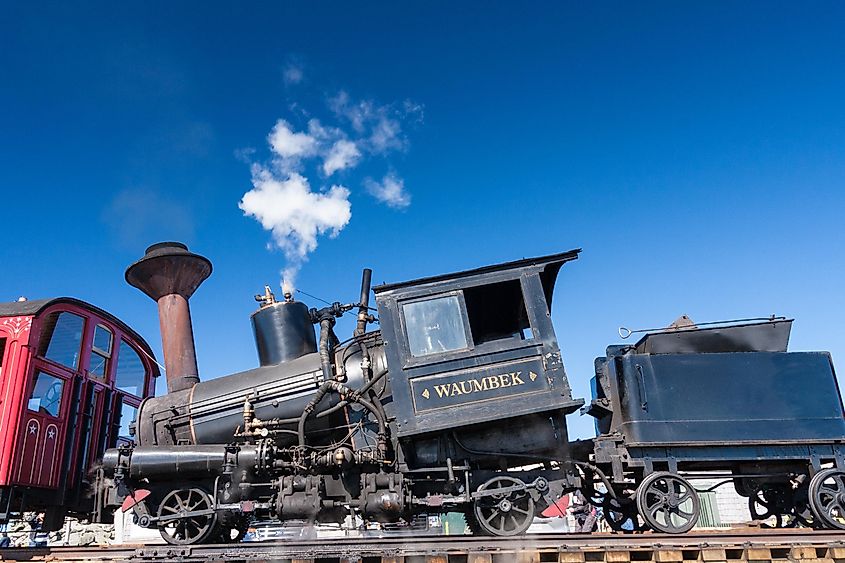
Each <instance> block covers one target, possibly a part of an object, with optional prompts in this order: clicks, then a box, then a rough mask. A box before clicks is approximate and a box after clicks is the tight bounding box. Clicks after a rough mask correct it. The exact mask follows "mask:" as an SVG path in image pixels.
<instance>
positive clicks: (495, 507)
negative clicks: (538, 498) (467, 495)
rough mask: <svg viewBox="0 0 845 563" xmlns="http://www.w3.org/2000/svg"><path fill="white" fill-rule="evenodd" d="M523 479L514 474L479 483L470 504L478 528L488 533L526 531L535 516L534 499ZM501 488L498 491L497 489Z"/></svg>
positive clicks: (505, 534) (499, 534)
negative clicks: (484, 493)
mask: <svg viewBox="0 0 845 563" xmlns="http://www.w3.org/2000/svg"><path fill="white" fill-rule="evenodd" d="M524 487H525V483H523V482H522V481H520V480H519V479H515V478H513V477H493V478H492V479H490V480H489V481H487V482H485V483H484V484H483V485H481V486H480V487H478V492H490V493H491V494H489V495H485V496H482V497H479V498H477V499H476V500H475V504H474V506H473V516H474V517H475V523H476V524H477V529H478V530H479V531H480V532H481V533H483V534H487V535H493V536H515V535H518V534H521V533H523V532H525V530H527V529H528V527H529V526H531V522H532V521H533V520H534V499H533V498H531V494H530V493H529V492H528V490H526V489H525V488H524ZM499 489H501V492H496V491H497V490H499Z"/></svg>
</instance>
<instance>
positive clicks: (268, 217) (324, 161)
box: [238, 66, 422, 291]
mask: <svg viewBox="0 0 845 563" xmlns="http://www.w3.org/2000/svg"><path fill="white" fill-rule="evenodd" d="M297 69H298V70H299V74H297V75H296V76H295V77H294V76H290V77H289V78H291V80H290V81H291V82H299V81H301V80H302V75H301V67H299V66H297ZM294 78H295V80H293V79H294ZM328 109H329V110H330V112H331V114H333V115H334V117H335V121H336V122H337V123H338V125H339V126H338V127H334V126H329V125H324V124H323V123H321V122H320V121H319V120H318V119H310V120H309V121H308V122H307V126H306V127H305V128H303V129H302V130H299V131H298V130H297V129H296V128H295V127H294V126H293V125H292V124H291V123H290V122H288V121H287V120H285V119H279V120H278V121H277V122H276V124H275V126H274V127H273V129H272V130H271V131H270V134H269V135H268V136H267V143H268V145H269V148H270V151H271V159H270V160H269V162H266V163H253V164H252V165H251V173H252V189H251V190H249V191H248V192H246V193H245V194H244V195H243V198H242V199H241V201H240V202H239V204H238V207H240V209H241V210H242V211H243V212H244V215H247V216H250V217H253V218H255V219H256V220H257V221H258V222H259V223H261V226H262V227H263V228H264V229H265V230H267V231H270V233H271V234H272V243H271V246H274V247H277V248H279V249H280V250H282V252H283V253H284V255H285V259H286V265H285V268H284V270H282V276H283V284H282V285H283V288H285V289H287V290H289V291H292V290H293V289H294V287H295V283H296V282H295V280H296V276H297V274H298V273H299V270H300V268H302V265H303V264H304V263H305V262H306V261H307V260H308V256H309V255H310V254H311V253H312V252H313V251H314V250H315V249H316V248H317V244H318V238H319V237H321V236H328V237H330V238H333V237H336V236H337V235H338V234H339V233H340V232H341V231H342V230H343V229H344V227H346V225H347V224H349V221H350V219H351V218H352V204H351V202H350V191H349V189H348V188H347V187H346V186H344V185H343V184H342V183H340V182H332V183H331V187H318V188H316V189H315V188H312V183H311V182H310V181H309V179H308V177H307V175H306V170H310V171H311V177H312V178H314V177H317V178H322V179H324V180H326V181H328V180H329V179H330V178H332V177H333V176H335V175H338V176H340V175H344V174H348V173H349V172H348V171H350V170H352V169H353V168H355V166H357V165H358V164H359V163H360V162H361V161H362V160H363V159H364V158H366V157H371V158H372V157H381V158H384V157H385V156H386V155H387V154H389V153H390V152H392V151H405V150H407V147H408V142H407V139H406V137H405V134H404V132H403V130H402V122H403V120H407V119H415V120H416V122H419V121H420V120H421V119H422V108H421V106H419V105H416V104H412V103H410V102H407V101H406V102H405V103H404V104H403V105H402V106H401V107H400V106H396V105H386V106H382V105H378V104H376V103H375V102H373V101H371V100H363V101H354V100H352V99H351V98H350V97H349V95H348V94H347V93H346V92H340V93H339V94H338V95H337V96H336V97H334V98H331V99H330V100H328ZM341 126H342V127H344V128H345V129H346V130H344V129H342V128H341ZM242 154H243V156H244V158H249V157H250V156H252V153H251V152H249V153H247V152H243V153H242ZM363 184H364V187H365V188H366V189H367V192H369V193H370V194H371V195H372V196H373V197H375V198H376V199H378V200H379V201H380V202H382V203H385V204H386V205H388V206H389V207H393V208H404V207H407V206H408V205H409V204H410V202H411V198H410V195H409V194H408V192H407V191H406V190H405V184H404V181H403V180H402V178H400V177H399V176H397V175H396V174H395V173H394V172H393V171H392V170H391V171H390V172H388V174H387V175H385V176H384V178H383V179H382V180H381V182H377V181H374V180H372V179H370V178H366V179H365V180H364V182H363Z"/></svg>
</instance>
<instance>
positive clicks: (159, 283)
mask: <svg viewBox="0 0 845 563" xmlns="http://www.w3.org/2000/svg"><path fill="white" fill-rule="evenodd" d="M210 275H211V261H210V260H209V259H208V258H206V257H204V256H200V255H199V254H194V253H193V252H190V251H189V250H188V247H187V246H185V245H184V244H182V243H181V242H160V243H157V244H154V245H152V246H150V247H149V248H147V252H146V253H145V254H144V257H143V258H141V259H140V260H138V261H137V262H135V263H134V264H132V265H131V266H129V267H128V268H127V269H126V282H127V283H128V284H129V285H132V286H134V287H137V288H138V289H140V290H141V291H143V292H144V293H146V294H147V295H148V296H149V297H151V298H152V299H154V300H156V301H158V300H159V299H161V298H162V297H163V296H165V295H171V294H174V293H175V294H178V295H181V296H182V297H184V298H185V299H188V298H190V297H191V295H193V294H194V291H196V289H197V287H199V285H200V284H201V283H202V282H203V281H205V279H206V278H208V276H210Z"/></svg>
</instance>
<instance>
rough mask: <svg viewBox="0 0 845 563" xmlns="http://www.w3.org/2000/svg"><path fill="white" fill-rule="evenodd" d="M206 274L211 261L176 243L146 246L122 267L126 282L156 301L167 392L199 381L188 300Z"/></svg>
mask: <svg viewBox="0 0 845 563" xmlns="http://www.w3.org/2000/svg"><path fill="white" fill-rule="evenodd" d="M210 275H211V262H210V261H209V260H208V259H207V258H205V257H203V256H200V255H198V254H194V253H192V252H189V251H188V247H187V246H185V245H184V244H181V243H178V242H162V243H158V244H154V245H152V246H150V247H149V248H147V251H146V253H145V254H144V257H143V258H141V259H140V260H138V261H137V262H135V263H134V264H132V265H131V266H129V268H127V269H126V281H127V282H128V283H129V284H130V285H132V286H134V287H137V288H138V289H140V290H141V291H143V292H144V293H145V294H146V295H148V296H149V297H150V298H152V299H154V300H155V301H157V302H158V313H159V321H160V324H161V342H162V348H163V351H164V366H165V372H166V373H165V377H166V378H167V391H168V393H173V392H174V391H181V390H184V389H190V388H191V387H192V386H193V385H194V384H196V383H198V382H199V370H198V369H197V357H196V349H195V347H194V331H193V327H192V325H191V311H190V307H189V306H188V299H189V298H190V297H191V295H193V293H194V291H196V289H197V287H199V285H200V284H201V283H202V282H203V281H205V279H206V278H208V276H210Z"/></svg>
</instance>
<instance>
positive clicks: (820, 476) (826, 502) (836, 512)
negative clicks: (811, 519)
mask: <svg viewBox="0 0 845 563" xmlns="http://www.w3.org/2000/svg"><path fill="white" fill-rule="evenodd" d="M810 508H811V509H812V511H813V515H814V516H815V517H816V518H818V519H819V521H820V522H821V523H822V525H824V526H825V527H828V528H833V529H837V530H845V472H843V471H840V470H838V469H825V470H824V471H820V472H819V473H817V474H816V475H815V476H814V477H813V479H812V480H811V481H810Z"/></svg>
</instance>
